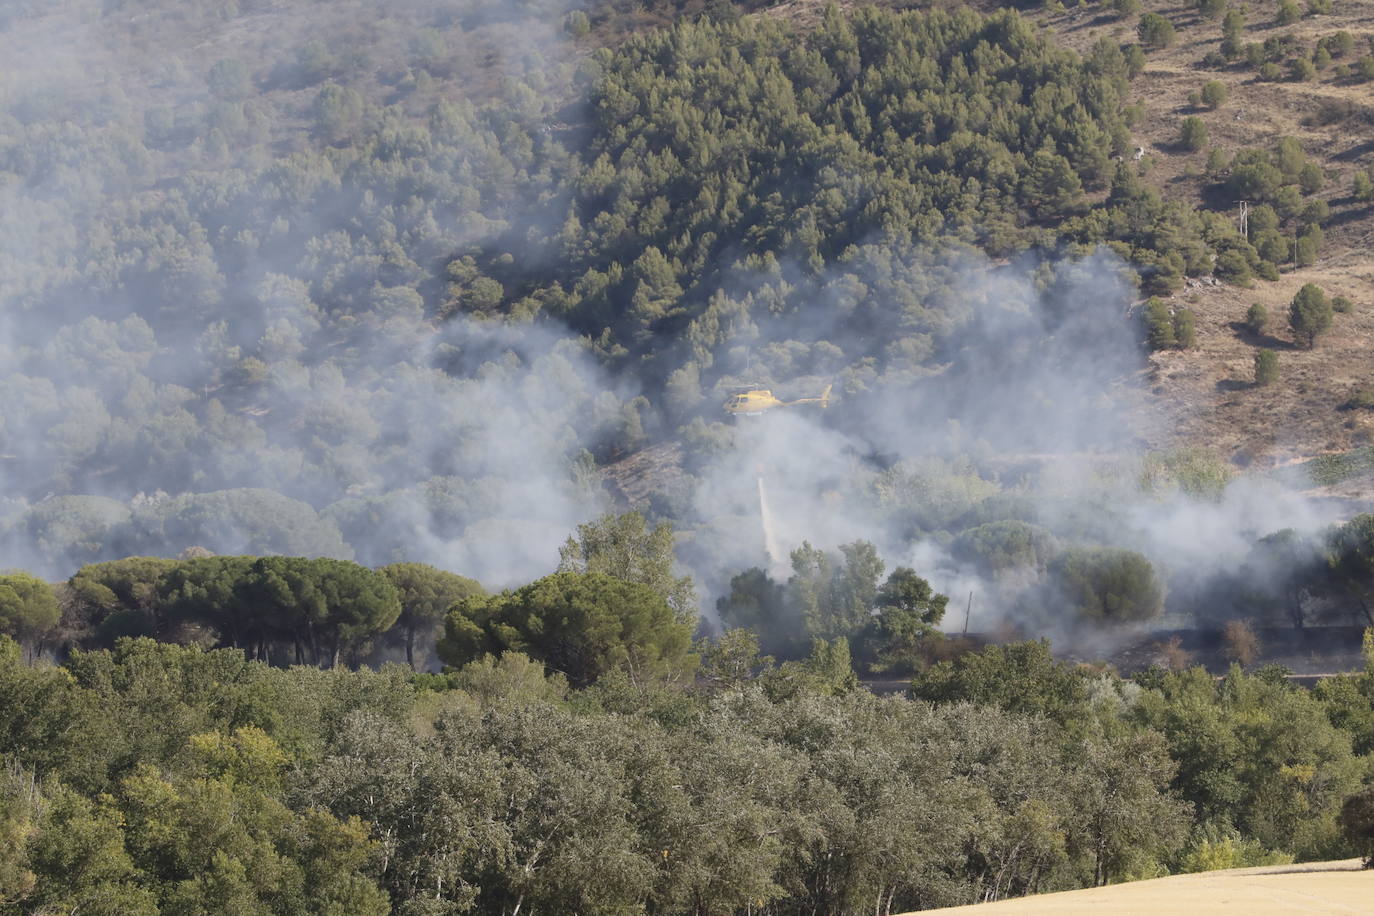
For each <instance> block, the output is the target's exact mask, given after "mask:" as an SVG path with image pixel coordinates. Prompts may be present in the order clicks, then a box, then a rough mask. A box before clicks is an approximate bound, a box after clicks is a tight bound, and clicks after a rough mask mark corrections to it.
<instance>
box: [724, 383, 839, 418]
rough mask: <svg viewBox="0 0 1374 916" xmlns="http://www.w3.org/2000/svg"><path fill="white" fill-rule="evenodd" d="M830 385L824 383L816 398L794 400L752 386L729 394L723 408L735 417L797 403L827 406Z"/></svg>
mask: <svg viewBox="0 0 1374 916" xmlns="http://www.w3.org/2000/svg"><path fill="white" fill-rule="evenodd" d="M832 387H833V386H831V385H826V386H825V390H824V391H822V392H821V396H820V397H818V398H800V399H798V400H795V401H779V400H778V399H777V398H775V397H773V392H771V391H769V390H768V389H767V388H754V389H751V390H749V391H741V392H740V393H739V394H735V395H731V396H730V398H729V399H728V400H727V401H726V402H725V410H726V412H727V413H732V414H734V415H735V416H737V417H741V416H745V417H747V416H752V415H754V414H761V413H763V412H764V411H768V410H772V409H773V408H774V407H794V406H796V405H797V404H819V405H821V406H822V407H829V406H830V389H831V388H832Z"/></svg>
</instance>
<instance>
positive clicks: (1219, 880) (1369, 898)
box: [925, 859, 1374, 916]
mask: <svg viewBox="0 0 1374 916" xmlns="http://www.w3.org/2000/svg"><path fill="white" fill-rule="evenodd" d="M925 912H928V913H986V914H989V916H998V914H1023V916H1033V914H1047V916H1048V914H1053V916H1060V914H1073V913H1093V914H1094V916H1113V914H1120V916H1139V914H1142V913H1168V914H1169V916H1192V914H1198V916H1202V914H1208V916H1210V914H1214V913H1235V914H1244V916H1296V914H1301V913H1326V914H1361V913H1363V914H1369V913H1374V872H1371V871H1365V870H1362V869H1361V868H1360V860H1359V859H1347V860H1345V861H1341V862H1309V863H1306V864H1304V865H1270V866H1265V867H1262V868H1235V869H1230V870H1227V871H1211V872H1202V873H1200V874H1195V875H1174V876H1172V877H1169V878H1155V879H1154V880H1152V881H1132V882H1130V883H1127V884H1114V885H1111V886H1110V887H1094V888H1088V889H1087V890H1081V891H1065V892H1063V893H1059V894H1041V895H1039V896H1036V897H1021V898H1018V899H1016V900H1001V901H998V902H996V903H982V904H976V905H974V906H960V907H950V908H947V909H941V910H926V911H925Z"/></svg>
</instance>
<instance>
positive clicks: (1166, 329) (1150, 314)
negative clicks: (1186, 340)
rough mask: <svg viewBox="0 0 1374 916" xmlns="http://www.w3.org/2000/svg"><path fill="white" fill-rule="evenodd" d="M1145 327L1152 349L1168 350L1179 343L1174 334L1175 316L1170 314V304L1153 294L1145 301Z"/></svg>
mask: <svg viewBox="0 0 1374 916" xmlns="http://www.w3.org/2000/svg"><path fill="white" fill-rule="evenodd" d="M1145 329H1146V333H1147V335H1148V338H1149V343H1150V349H1151V350H1168V349H1171V348H1173V347H1174V346H1176V345H1177V343H1178V341H1177V339H1176V338H1175V336H1174V319H1173V316H1172V315H1170V314H1169V306H1168V304H1167V303H1166V302H1165V301H1164V300H1163V299H1160V298H1157V297H1154V296H1152V297H1150V300H1149V301H1148V302H1146V303H1145Z"/></svg>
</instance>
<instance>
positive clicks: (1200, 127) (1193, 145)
mask: <svg viewBox="0 0 1374 916" xmlns="http://www.w3.org/2000/svg"><path fill="white" fill-rule="evenodd" d="M1179 144H1180V145H1181V146H1182V147H1183V148H1184V149H1186V150H1188V151H1190V152H1194V153H1196V152H1197V151H1198V150H1200V149H1202V148H1203V147H1204V146H1206V145H1207V125H1206V124H1204V123H1202V119H1201V118H1197V117H1191V116H1190V117H1187V118H1184V119H1183V124H1182V125H1181V127H1180V130H1179Z"/></svg>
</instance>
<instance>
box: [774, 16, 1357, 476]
mask: <svg viewBox="0 0 1374 916" xmlns="http://www.w3.org/2000/svg"><path fill="white" fill-rule="evenodd" d="M840 5H841V6H851V5H854V4H853V3H841V4H840ZM890 5H894V6H910V5H912V4H910V3H906V2H895V3H891V4H890ZM920 5H925V4H920ZM973 5H975V6H979V7H982V8H991V7H995V6H998V5H1000V4H996V3H979V2H975V3H974V4H973ZM1232 5H1233V6H1240V5H1241V4H1240V3H1238V2H1235V3H1233V4H1232ZM823 6H824V2H823V0H786V2H784V3H781V4H779V5H777V6H775V7H773V8H772V9H771V10H769V11H768V13H769V14H771V15H778V16H783V17H786V18H789V19H794V20H798V21H802V22H809V21H813V20H814V19H816V18H818V15H819V10H820V9H822V8H823ZM1244 6H1245V9H1246V10H1247V13H1246V15H1247V20H1248V25H1247V27H1246V29H1245V34H1244V36H1243V41H1244V42H1263V41H1264V40H1265V39H1267V38H1270V37H1274V36H1278V35H1284V34H1290V33H1291V34H1292V35H1294V36H1296V37H1297V38H1298V39H1300V40H1301V41H1302V43H1303V45H1304V46H1305V48H1306V49H1307V50H1308V51H1311V50H1312V48H1313V47H1314V45H1315V43H1316V41H1317V39H1319V38H1321V37H1323V36H1326V35H1331V34H1333V33H1335V32H1337V31H1340V30H1345V31H1348V32H1350V33H1351V34H1352V36H1353V37H1354V38H1355V48H1356V50H1355V52H1354V54H1353V55H1351V56H1349V57H1348V58H1346V59H1345V62H1349V61H1351V60H1353V59H1354V58H1357V57H1359V56H1362V55H1364V54H1367V53H1369V47H1368V45H1367V44H1366V41H1367V39H1368V37H1369V36H1371V35H1374V0H1334V6H1333V10H1332V12H1331V13H1330V14H1326V15H1319V16H1307V15H1305V16H1304V17H1303V18H1302V19H1301V20H1299V21H1298V22H1297V23H1294V24H1292V25H1288V26H1280V25H1278V24H1276V22H1275V14H1276V12H1277V9H1278V0H1259V2H1251V3H1248V4H1245V5H1244ZM1147 12H1157V13H1160V14H1162V15H1164V16H1165V17H1166V18H1168V19H1169V20H1170V21H1171V22H1172V23H1173V24H1174V26H1175V27H1176V29H1177V31H1178V36H1177V40H1176V41H1175V42H1174V44H1173V45H1172V46H1171V47H1169V48H1167V49H1163V50H1158V51H1152V52H1150V53H1149V54H1148V57H1147V63H1146V67H1145V71H1144V73H1142V74H1141V76H1140V77H1139V78H1138V79H1137V80H1136V81H1135V82H1134V84H1133V86H1132V97H1131V99H1130V101H1131V102H1134V103H1139V104H1140V105H1141V106H1142V107H1143V109H1144V114H1143V117H1142V118H1141V119H1140V121H1139V122H1138V123H1137V125H1136V127H1135V131H1134V136H1135V142H1136V144H1137V145H1138V146H1140V147H1143V148H1144V149H1145V150H1146V158H1147V161H1148V164H1149V171H1148V174H1147V176H1146V178H1145V180H1146V181H1147V182H1148V183H1149V184H1152V185H1154V186H1155V187H1157V188H1159V190H1160V192H1161V193H1162V194H1164V195H1165V196H1166V197H1168V198H1171V199H1180V200H1185V201H1188V202H1190V203H1192V204H1194V205H1197V206H1204V205H1205V206H1214V207H1215V206H1220V207H1229V206H1230V205H1231V202H1230V201H1224V200H1218V199H1216V197H1215V191H1214V189H1213V187H1212V186H1211V183H1210V182H1208V181H1207V179H1206V177H1205V175H1204V171H1205V168H1204V166H1205V163H1206V160H1207V149H1210V148H1211V147H1217V148H1220V149H1222V150H1224V151H1225V152H1227V153H1231V154H1234V153H1235V152H1237V151H1239V150H1242V149H1251V148H1257V147H1264V148H1271V147H1272V146H1273V145H1274V144H1275V143H1276V142H1277V141H1278V140H1279V139H1280V138H1282V137H1295V138H1297V139H1298V140H1299V142H1300V143H1301V144H1302V146H1303V148H1304V150H1305V151H1306V152H1307V154H1308V156H1309V157H1312V158H1313V159H1315V160H1316V161H1317V162H1318V163H1320V165H1321V166H1322V168H1323V171H1324V172H1325V175H1326V183H1325V186H1324V187H1323V188H1322V189H1321V190H1320V191H1318V192H1317V193H1316V194H1315V195H1314V196H1315V197H1319V198H1321V199H1324V200H1326V201H1327V203H1328V204H1329V205H1330V207H1331V219H1330V220H1329V222H1328V223H1327V225H1326V227H1325V228H1326V239H1325V242H1324V244H1323V247H1322V249H1321V252H1320V254H1319V256H1318V260H1317V262H1316V263H1315V264H1314V265H1313V266H1311V267H1307V268H1303V269H1298V270H1294V269H1293V268H1292V266H1291V265H1289V266H1287V267H1285V268H1284V273H1283V275H1282V278H1281V279H1280V280H1279V281H1278V282H1276V283H1266V282H1264V281H1262V280H1257V281H1255V285H1254V286H1253V288H1250V289H1243V288H1238V287H1229V286H1220V285H1218V286H1213V285H1210V284H1197V283H1194V284H1190V285H1189V286H1188V287H1186V288H1184V289H1182V290H1180V291H1179V292H1178V293H1177V294H1175V295H1174V296H1173V297H1172V298H1173V302H1172V303H1171V304H1173V305H1175V306H1187V307H1188V308H1191V309H1193V310H1194V311H1195V312H1196V313H1197V317H1198V327H1197V332H1198V345H1197V347H1196V348H1195V349H1192V350H1189V351H1186V352H1168V353H1162V354H1159V355H1157V356H1155V357H1154V359H1153V360H1152V365H1151V368H1150V371H1149V377H1148V378H1147V379H1146V380H1145V382H1146V387H1147V389H1148V390H1149V391H1150V392H1152V395H1153V396H1152V397H1150V398H1148V403H1149V404H1150V405H1151V407H1152V408H1153V413H1154V416H1153V417H1152V418H1150V419H1149V420H1148V421H1147V422H1145V423H1143V424H1142V428H1141V434H1142V437H1143V439H1144V440H1145V444H1146V445H1147V446H1148V447H1150V448H1155V449H1167V448H1172V447H1176V446H1180V445H1192V446H1203V447H1206V448H1210V449H1214V450H1216V451H1218V452H1219V453H1221V454H1222V455H1224V456H1226V457H1228V458H1231V459H1232V460H1234V461H1236V462H1237V463H1238V464H1241V465H1249V464H1256V463H1257V464H1259V465H1261V466H1264V465H1278V464H1284V463H1288V462H1290V461H1294V460H1298V459H1301V458H1307V457H1311V456H1314V455H1320V454H1325V453H1330V452H1338V451H1345V450H1347V449H1350V448H1354V447H1358V446H1361V445H1367V444H1369V443H1370V442H1371V441H1374V436H1371V433H1372V432H1374V411H1345V410H1341V409H1340V407H1341V405H1342V404H1344V403H1345V402H1346V401H1347V400H1348V399H1349V397H1350V395H1351V394H1352V393H1353V391H1354V390H1355V389H1357V388H1359V387H1362V386H1365V385H1369V386H1371V387H1374V205H1371V204H1369V203H1361V202H1358V201H1355V200H1354V199H1353V198H1352V197H1351V194H1350V187H1351V181H1352V178H1353V175H1354V173H1355V172H1356V171H1357V170H1359V169H1363V168H1367V167H1368V166H1369V165H1370V164H1371V163H1374V82H1358V81H1354V80H1352V79H1340V78H1337V77H1336V76H1335V75H1334V67H1333V68H1328V69H1326V70H1324V71H1321V72H1319V73H1318V74H1317V77H1316V79H1315V80H1311V81H1306V82H1294V81H1290V80H1289V79H1288V78H1287V75H1286V73H1285V76H1284V78H1283V79H1281V80H1280V81H1277V82H1265V81H1261V80H1259V79H1258V78H1257V76H1256V71H1255V70H1254V69H1251V68H1249V67H1247V66H1245V65H1244V64H1243V63H1237V64H1233V65H1231V66H1228V67H1225V68H1222V69H1218V70H1213V69H1209V68H1207V67H1206V66H1204V64H1203V58H1204V57H1205V56H1206V55H1207V54H1208V53H1209V52H1212V51H1217V50H1219V48H1220V45H1221V37H1222V35H1221V23H1220V21H1219V20H1210V19H1205V18H1203V17H1201V16H1200V15H1199V14H1198V13H1197V11H1196V8H1195V4H1193V3H1190V2H1158V0H1144V3H1143V6H1142V9H1141V14H1144V13H1147ZM1141 14H1138V15H1131V16H1127V17H1120V16H1118V15H1117V14H1116V13H1115V12H1113V11H1112V10H1111V9H1110V7H1109V4H1107V3H1097V4H1092V5H1088V4H1079V5H1077V6H1075V7H1073V8H1071V9H1067V10H1063V11H1061V12H1051V11H1048V10H1037V11H1032V12H1029V13H1027V15H1028V16H1029V17H1030V18H1031V19H1032V20H1034V21H1036V22H1038V23H1040V24H1041V25H1042V26H1043V27H1044V28H1045V29H1047V30H1048V31H1049V32H1050V33H1052V34H1053V35H1054V36H1055V39H1056V40H1057V41H1059V42H1060V43H1062V44H1064V45H1065V46H1067V47H1071V48H1074V49H1075V50H1078V51H1086V50H1087V49H1089V48H1090V47H1091V46H1092V45H1093V43H1094V42H1096V41H1097V40H1098V39H1099V38H1100V37H1102V36H1104V35H1105V36H1109V37H1111V38H1114V39H1115V40H1117V41H1119V42H1121V43H1122V44H1129V43H1134V42H1135V41H1137V36H1136V23H1137V22H1138V20H1139V15H1141ZM1207 80H1219V81H1221V82H1223V83H1225V84H1226V85H1227V88H1228V90H1229V97H1228V99H1227V100H1226V102H1225V103H1224V104H1223V105H1222V106H1221V107H1219V108H1218V109H1216V110H1214V111H1213V110H1206V109H1197V108H1194V106H1192V105H1191V104H1190V102H1189V95H1190V94H1191V93H1194V92H1197V91H1199V90H1200V89H1201V86H1202V84H1203V83H1204V82H1206V81H1207ZM1324 102H1339V103H1341V105H1342V108H1341V109H1340V110H1339V111H1336V110H1335V109H1332V110H1331V111H1330V112H1328V113H1327V114H1326V115H1325V116H1320V117H1319V116H1317V115H1318V112H1319V110H1320V109H1321V107H1322V105H1323V103H1324ZM1190 115H1193V116H1197V117H1199V118H1201V119H1202V120H1203V121H1204V122H1205V123H1206V125H1207V130H1208V136H1209V141H1208V147H1207V149H1204V150H1202V151H1200V152H1195V153H1194V152H1186V151H1184V150H1182V149H1181V148H1179V146H1178V137H1179V131H1180V124H1181V122H1182V121H1183V119H1184V118H1185V117H1188V116H1190ZM1324 122H1325V123H1324ZM1309 282H1310V283H1316V284H1318V285H1320V286H1322V287H1323V288H1324V289H1325V290H1326V291H1327V293H1328V295H1332V296H1335V295H1343V296H1346V297H1348V298H1349V299H1350V300H1352V302H1354V303H1355V310H1354V311H1353V312H1352V313H1350V314H1346V315H1338V316H1336V321H1335V324H1334V326H1333V328H1332V330H1331V332H1330V333H1329V334H1328V335H1326V336H1325V337H1323V338H1321V339H1320V340H1319V341H1318V343H1317V346H1316V347H1315V348H1314V349H1312V350H1305V349H1299V348H1298V347H1296V346H1294V344H1293V341H1292V336H1291V333H1290V332H1289V330H1288V325H1287V311H1288V304H1289V302H1290V301H1291V300H1292V298H1293V294H1294V293H1295V292H1297V290H1298V289H1299V288H1300V287H1301V286H1302V285H1303V284H1304V283H1309ZM1255 302H1259V303H1262V304H1264V305H1265V306H1266V308H1268V310H1269V313H1270V330H1269V333H1268V334H1267V335H1265V336H1263V337H1256V336H1255V335H1251V334H1248V333H1247V332H1245V331H1244V330H1243V328H1242V322H1243V320H1244V318H1245V312H1246V310H1247V309H1248V308H1249V306H1250V305H1251V304H1252V303H1255ZM1261 347H1268V348H1270V349H1273V350H1275V351H1277V353H1278V356H1279V363H1280V372H1281V376H1280V381H1279V382H1278V383H1277V384H1275V385H1272V386H1269V387H1266V388H1256V387H1255V386H1254V385H1253V384H1252V379H1253V377H1254V369H1253V365H1254V356H1255V353H1256V352H1257V350H1258V349H1260V348H1261Z"/></svg>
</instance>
